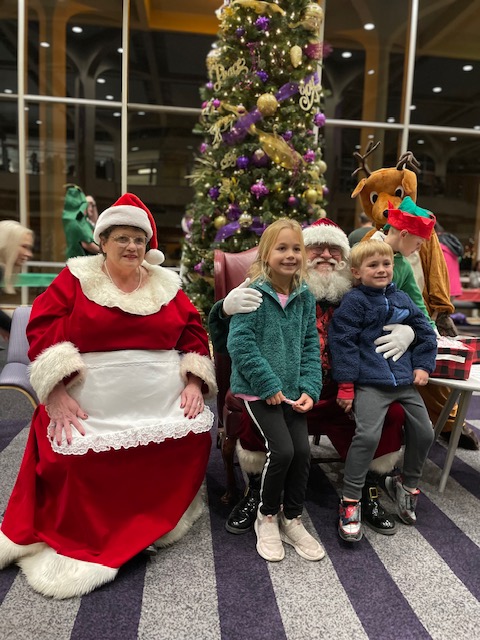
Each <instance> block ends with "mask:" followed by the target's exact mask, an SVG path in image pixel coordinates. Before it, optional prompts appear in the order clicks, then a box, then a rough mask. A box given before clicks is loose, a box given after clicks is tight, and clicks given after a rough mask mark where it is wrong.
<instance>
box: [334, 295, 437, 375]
mask: <svg viewBox="0 0 480 640" xmlns="http://www.w3.org/2000/svg"><path fill="white" fill-rule="evenodd" d="M394 322H401V323H402V324H408V325H410V326H411V327H412V329H413V330H414V331H415V335H416V340H415V341H414V343H413V344H412V345H411V346H410V348H409V349H407V351H406V352H405V353H404V354H403V356H402V357H401V358H400V359H399V360H398V361H397V362H393V360H392V358H389V359H388V360H385V358H384V357H383V354H381V353H375V348H376V347H375V345H374V344H373V341H374V340H375V339H376V338H378V337H379V336H381V335H384V334H385V333H386V332H385V331H383V327H384V326H385V325H386V324H393V323H394ZM328 340H329V346H330V352H331V356H332V369H333V377H334V379H335V380H336V381H337V382H356V383H358V384H371V385H375V386H377V385H387V386H398V385H408V384H412V382H413V370H414V369H423V370H424V371H427V372H428V373H431V372H432V371H433V370H434V369H435V357H436V354H437V339H436V336H435V332H434V331H433V329H432V327H431V326H430V324H429V322H428V320H427V318H426V317H425V315H424V314H423V313H422V312H421V311H420V310H419V308H418V307H417V306H416V305H415V304H414V303H413V302H412V301H411V299H410V298H409V296H408V295H407V294H406V293H404V292H403V291H398V290H397V287H396V285H395V284H393V283H392V284H389V285H388V286H387V287H386V288H385V289H378V288H374V287H366V286H364V285H359V286H358V287H355V288H354V289H352V290H351V291H349V292H348V293H346V294H345V296H344V297H343V299H342V302H341V303H340V306H339V307H338V309H336V311H335V313H334V314H333V318H332V321H331V323H330V326H329V329H328Z"/></svg>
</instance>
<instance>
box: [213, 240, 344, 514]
mask: <svg viewBox="0 0 480 640" xmlns="http://www.w3.org/2000/svg"><path fill="white" fill-rule="evenodd" d="M256 255H257V248H256V247H254V248H253V249H249V250H248V251H243V252H241V253H224V252H223V251H220V250H219V249H216V250H215V254H214V273H215V300H221V299H222V298H224V297H225V296H226V295H227V293H228V292H229V291H231V290H232V289H233V288H235V287H237V286H238V285H239V284H241V283H242V282H243V281H244V280H245V277H246V273H247V271H248V268H249V267H250V265H251V263H252V262H253V260H254V259H255V256H256ZM214 358H215V367H216V377H217V384H218V396H217V410H218V426H219V442H220V448H221V451H222V458H223V463H224V466H225V472H226V481H227V487H226V492H225V494H224V496H223V497H222V501H223V502H232V501H233V500H235V499H236V497H237V484H236V477H235V468H234V456H235V444H236V441H237V440H238V439H239V438H240V437H242V438H243V439H246V440H247V441H248V442H249V443H252V444H253V443H258V445H259V448H261V447H262V446H263V445H262V442H263V441H262V440H261V438H260V434H258V435H256V433H257V432H256V429H255V427H254V426H253V425H252V423H251V420H250V417H249V416H248V414H247V412H246V411H245V406H244V404H243V401H242V400H239V399H238V398H235V397H234V396H233V395H232V393H231V392H230V373H231V363H230V358H229V357H228V355H226V354H222V353H216V352H215V353H214ZM253 430H254V431H255V433H248V434H247V433H246V432H249V431H253ZM309 432H310V433H311V435H313V436H314V437H315V443H316V444H318V443H319V440H320V436H321V435H323V433H325V432H324V431H323V428H322V425H321V421H318V420H315V426H314V428H312V429H309ZM339 460H341V458H339V457H335V458H332V457H329V458H314V459H312V462H315V463H318V462H325V461H328V462H333V461H339Z"/></svg>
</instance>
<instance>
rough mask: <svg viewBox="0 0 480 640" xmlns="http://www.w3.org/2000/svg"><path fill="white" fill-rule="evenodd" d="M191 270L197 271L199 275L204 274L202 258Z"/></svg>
mask: <svg viewBox="0 0 480 640" xmlns="http://www.w3.org/2000/svg"><path fill="white" fill-rule="evenodd" d="M193 270H194V271H195V273H198V274H199V275H200V276H203V275H204V271H203V260H202V261H201V262H199V263H198V264H196V265H195V266H194V267H193Z"/></svg>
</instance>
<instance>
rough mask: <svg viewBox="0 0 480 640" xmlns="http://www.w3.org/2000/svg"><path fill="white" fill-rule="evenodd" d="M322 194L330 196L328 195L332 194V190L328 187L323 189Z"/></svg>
mask: <svg viewBox="0 0 480 640" xmlns="http://www.w3.org/2000/svg"><path fill="white" fill-rule="evenodd" d="M322 192H323V195H324V196H328V194H329V193H330V189H329V188H328V187H323V189H322Z"/></svg>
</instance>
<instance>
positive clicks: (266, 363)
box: [227, 218, 325, 562]
mask: <svg viewBox="0 0 480 640" xmlns="http://www.w3.org/2000/svg"><path fill="white" fill-rule="evenodd" d="M305 265H306V256H305V247H304V244H303V236H302V229H301V227H300V225H299V224H298V222H296V221H294V220H290V219H288V218H282V219H280V220H277V221H276V222H274V223H273V224H271V225H270V226H269V227H267V229H266V230H265V232H264V233H263V235H262V238H261V240H260V244H259V246H258V254H257V257H256V259H255V261H254V263H253V264H252V267H251V268H250V271H249V275H250V277H251V280H252V285H251V286H252V287H253V288H255V289H257V290H259V291H261V292H262V294H263V302H262V304H261V305H260V307H259V308H258V309H257V310H256V311H255V312H253V313H247V314H237V315H235V316H233V318H232V320H231V325H230V331H229V336H228V343H227V346H228V351H229V353H230V356H231V359H232V375H231V379H230V386H231V389H232V393H234V394H235V395H236V396H237V397H239V398H242V399H243V400H244V402H245V407H246V409H247V411H248V413H249V415H250V417H251V418H252V420H253V422H254V423H255V425H256V426H257V427H258V429H259V431H260V433H261V434H262V436H263V438H264V439H265V446H266V448H267V452H268V453H267V460H266V463H265V467H264V469H263V474H262V484H261V490H260V498H261V500H260V506H259V509H258V514H257V520H256V522H255V533H256V534H257V551H258V553H259V554H260V555H261V556H262V558H265V560H270V561H272V562H275V561H279V560H282V559H283V558H284V556H285V550H284V548H283V544H282V540H283V541H284V542H286V543H287V544H290V545H292V546H293V547H294V548H295V550H296V552H297V553H298V554H299V555H300V556H302V558H305V559H307V560H321V558H323V556H324V555H325V552H324V550H323V548H322V547H321V545H320V544H319V543H318V542H317V540H315V538H313V537H312V536H311V535H310V534H309V533H308V532H307V531H306V529H305V528H304V526H303V524H302V521H301V514H302V510H303V502H304V499H305V491H306V486H307V480H308V473H309V466H310V446H309V442H308V431H307V420H306V417H305V415H304V414H305V413H306V412H307V411H309V410H310V409H311V408H312V407H313V405H314V403H315V402H317V400H318V398H319V395H320V390H321V386H322V383H321V380H322V371H321V366H320V362H321V360H320V347H319V341H318V332H317V329H316V324H315V299H314V297H313V295H312V294H311V293H310V291H309V290H308V288H307V285H306V284H305V282H304V277H305ZM282 493H283V511H282V512H281V501H282Z"/></svg>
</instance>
